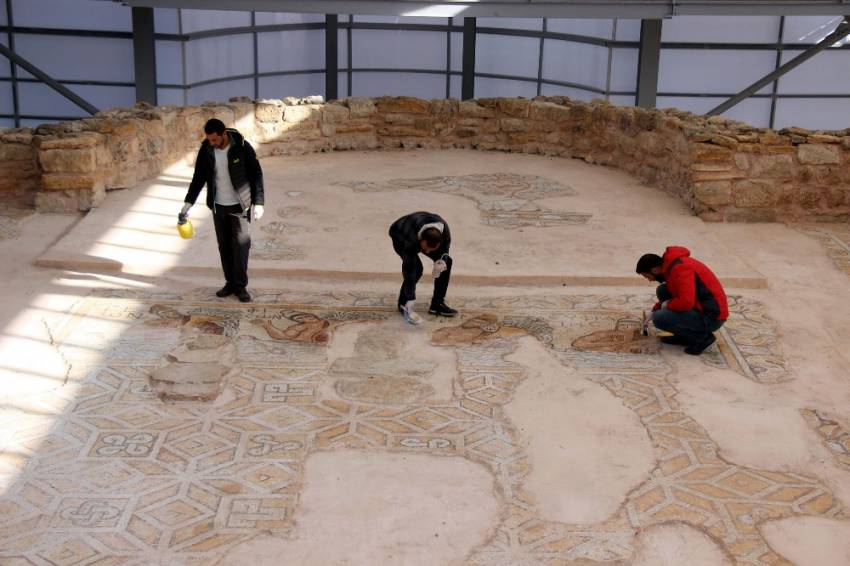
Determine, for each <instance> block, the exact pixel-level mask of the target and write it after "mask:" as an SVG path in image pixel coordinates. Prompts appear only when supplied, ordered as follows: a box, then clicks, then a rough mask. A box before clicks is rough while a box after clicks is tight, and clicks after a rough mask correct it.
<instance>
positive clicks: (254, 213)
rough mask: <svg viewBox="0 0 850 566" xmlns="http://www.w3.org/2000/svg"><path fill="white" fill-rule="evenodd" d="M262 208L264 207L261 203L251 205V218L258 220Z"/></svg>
mask: <svg viewBox="0 0 850 566" xmlns="http://www.w3.org/2000/svg"><path fill="white" fill-rule="evenodd" d="M264 210H265V209H264V208H263V205H261V204H254V205H252V206H251V218H252V219H253V220H259V219H260V218H262V217H263V211H264Z"/></svg>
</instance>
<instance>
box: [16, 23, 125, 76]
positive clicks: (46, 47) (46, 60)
mask: <svg viewBox="0 0 850 566" xmlns="http://www.w3.org/2000/svg"><path fill="white" fill-rule="evenodd" d="M15 50H16V51H17V52H18V54H19V55H20V56H21V57H23V58H24V59H26V60H28V61H29V62H30V63H32V64H33V65H35V66H36V67H38V68H39V69H41V70H42V71H44V72H45V73H47V74H48V75H50V76H52V77H53V78H54V79H57V80H63V79H64V80H97V81H111V82H133V81H134V76H133V41H132V40H130V39H112V38H104V37H65V36H58V35H30V34H18V35H16V36H15ZM20 76H30V75H29V73H25V72H23V71H21V73H20Z"/></svg>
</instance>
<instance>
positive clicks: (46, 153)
mask: <svg viewBox="0 0 850 566" xmlns="http://www.w3.org/2000/svg"><path fill="white" fill-rule="evenodd" d="M38 161H39V163H40V164H41V167H42V169H44V171H45V172H46V173H91V172H92V171H94V170H95V168H96V165H97V161H96V152H95V150H94V148H85V149H48V150H44V149H42V150H41V151H40V152H39V154H38Z"/></svg>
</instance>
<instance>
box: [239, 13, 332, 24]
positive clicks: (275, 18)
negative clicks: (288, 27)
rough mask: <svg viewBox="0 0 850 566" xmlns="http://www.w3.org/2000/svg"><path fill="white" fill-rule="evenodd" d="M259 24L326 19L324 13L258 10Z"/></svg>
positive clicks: (257, 19) (311, 21) (300, 22)
mask: <svg viewBox="0 0 850 566" xmlns="http://www.w3.org/2000/svg"><path fill="white" fill-rule="evenodd" d="M255 21H256V22H257V25H258V26H270V25H275V24H309V23H315V22H322V23H324V21H325V15H324V14H294V13H286V12H257V17H256V19H255Z"/></svg>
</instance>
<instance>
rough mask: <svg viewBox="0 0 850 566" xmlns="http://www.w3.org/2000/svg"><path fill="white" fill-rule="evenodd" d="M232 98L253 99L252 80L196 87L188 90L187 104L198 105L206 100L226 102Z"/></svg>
mask: <svg viewBox="0 0 850 566" xmlns="http://www.w3.org/2000/svg"><path fill="white" fill-rule="evenodd" d="M233 96H250V97H251V98H253V97H254V79H239V80H235V81H226V82H221V83H213V84H208V85H203V86H196V87H192V88H190V89H189V94H188V99H189V104H200V103H202V102H204V101H207V100H215V101H218V102H226V101H227V100H228V99H230V98H231V97H233Z"/></svg>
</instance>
